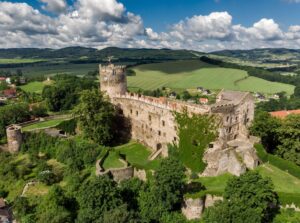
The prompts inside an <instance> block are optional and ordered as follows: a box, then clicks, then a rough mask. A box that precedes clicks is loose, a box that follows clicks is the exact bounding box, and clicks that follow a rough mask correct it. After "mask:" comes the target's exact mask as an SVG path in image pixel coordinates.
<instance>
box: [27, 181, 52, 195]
mask: <svg viewBox="0 0 300 223" xmlns="http://www.w3.org/2000/svg"><path fill="white" fill-rule="evenodd" d="M48 191H49V186H47V185H45V184H43V183H37V184H36V185H31V186H29V187H28V190H27V191H26V194H25V195H26V196H29V197H30V196H43V195H45V194H47V193H48Z"/></svg>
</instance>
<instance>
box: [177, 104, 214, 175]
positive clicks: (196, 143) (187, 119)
mask: <svg viewBox="0 0 300 223" xmlns="http://www.w3.org/2000/svg"><path fill="white" fill-rule="evenodd" d="M174 115H175V120H176V122H177V124H178V129H177V131H178V136H179V144H178V156H179V159H180V160H181V161H182V162H183V164H184V165H185V166H186V167H187V168H190V169H191V170H192V171H193V172H197V173H199V172H203V171H204V169H205V167H206V163H204V161H203V155H204V152H205V150H206V149H207V148H208V147H209V144H210V143H211V142H213V141H215V139H216V138H217V135H218V131H217V130H218V124H217V123H218V122H217V117H216V116H214V115H208V114H203V115H197V114H188V112H187V111H186V110H184V111H183V112H182V113H178V112H176V113H175V114H174Z"/></svg>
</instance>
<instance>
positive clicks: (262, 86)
mask: <svg viewBox="0 0 300 223" xmlns="http://www.w3.org/2000/svg"><path fill="white" fill-rule="evenodd" d="M133 70H134V71H135V73H136V75H135V76H129V77H128V85H129V87H135V88H142V89H144V90H153V89H157V88H161V87H168V88H172V89H193V88H197V87H200V86H201V87H205V88H207V89H211V90H219V89H227V90H239V91H251V92H261V93H266V94H273V93H277V92H281V91H285V92H287V93H288V94H289V95H290V94H292V93H293V91H294V86H292V85H288V84H283V83H277V82H270V81H266V80H263V79H260V78H256V77H250V76H248V74H247V72H246V71H243V70H237V69H229V68H221V67H216V66H212V65H208V64H206V63H203V62H201V61H197V60H188V61H175V62H165V63H158V64H147V65H140V66H137V67H134V68H133Z"/></svg>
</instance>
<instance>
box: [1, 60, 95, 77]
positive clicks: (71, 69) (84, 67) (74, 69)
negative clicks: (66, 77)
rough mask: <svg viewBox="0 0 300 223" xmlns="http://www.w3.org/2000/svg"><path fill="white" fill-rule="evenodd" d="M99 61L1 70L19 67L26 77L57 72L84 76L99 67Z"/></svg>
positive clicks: (36, 65) (49, 74) (13, 70)
mask: <svg viewBox="0 0 300 223" xmlns="http://www.w3.org/2000/svg"><path fill="white" fill-rule="evenodd" d="M98 65H99V64H97V63H88V64H69V63H62V64H35V65H31V66H25V67H17V68H0V71H11V72H12V73H15V72H16V71H17V70H18V69H20V70H22V73H23V75H24V76H26V77H37V76H54V75H56V74H70V75H77V76H82V75H85V74H87V73H88V72H89V71H95V70H97V68H98Z"/></svg>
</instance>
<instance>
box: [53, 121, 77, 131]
mask: <svg viewBox="0 0 300 223" xmlns="http://www.w3.org/2000/svg"><path fill="white" fill-rule="evenodd" d="M76 127H77V121H76V120H75V119H70V120H66V121H63V122H61V123H60V124H59V125H58V126H56V128H58V129H60V130H62V131H64V132H66V133H68V134H70V135H75V133H76Z"/></svg>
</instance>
